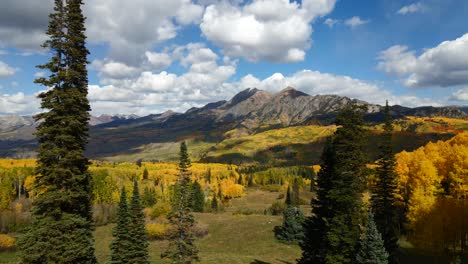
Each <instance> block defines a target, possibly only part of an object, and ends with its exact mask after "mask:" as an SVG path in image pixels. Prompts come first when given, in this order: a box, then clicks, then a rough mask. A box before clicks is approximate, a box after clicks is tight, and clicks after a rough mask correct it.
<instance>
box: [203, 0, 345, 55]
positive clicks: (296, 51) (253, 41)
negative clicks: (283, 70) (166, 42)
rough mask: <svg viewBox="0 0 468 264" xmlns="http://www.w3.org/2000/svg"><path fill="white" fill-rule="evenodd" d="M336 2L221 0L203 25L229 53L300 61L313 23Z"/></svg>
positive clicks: (210, 36)
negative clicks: (242, 0) (245, 0)
mask: <svg viewBox="0 0 468 264" xmlns="http://www.w3.org/2000/svg"><path fill="white" fill-rule="evenodd" d="M335 2H336V1H335V0H303V1H302V4H299V3H298V2H295V1H293V2H290V1H289V0H254V1H252V2H251V3H248V4H247V5H244V6H240V5H236V4H233V3H229V2H224V1H222V2H218V3H215V4H212V5H210V6H208V7H207V8H206V11H205V14H204V16H203V19H202V22H201V24H200V28H201V30H202V33H203V35H204V36H205V37H206V38H207V39H208V40H210V41H213V42H214V43H215V44H216V45H218V46H220V47H222V48H223V50H224V52H225V53H226V54H227V55H228V56H231V57H244V58H245V59H247V60H249V61H254V62H255V61H260V60H268V61H274V62H298V61H302V60H304V58H305V51H306V50H307V49H308V48H309V47H310V45H311V40H310V38H311V35H312V26H311V23H312V22H313V21H314V19H315V18H317V17H319V16H324V15H326V14H328V13H330V12H331V11H332V10H333V8H334V6H335Z"/></svg>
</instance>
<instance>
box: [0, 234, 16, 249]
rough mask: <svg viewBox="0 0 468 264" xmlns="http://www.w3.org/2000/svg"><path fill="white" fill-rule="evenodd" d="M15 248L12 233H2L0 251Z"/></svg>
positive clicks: (0, 235)
mask: <svg viewBox="0 0 468 264" xmlns="http://www.w3.org/2000/svg"><path fill="white" fill-rule="evenodd" d="M14 249H15V238H14V237H12V236H10V235H6V234H0V252H3V251H12V250H14Z"/></svg>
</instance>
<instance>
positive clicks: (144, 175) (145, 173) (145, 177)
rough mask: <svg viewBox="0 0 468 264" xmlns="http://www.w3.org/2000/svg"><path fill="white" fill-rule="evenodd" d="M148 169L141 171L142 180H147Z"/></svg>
mask: <svg viewBox="0 0 468 264" xmlns="http://www.w3.org/2000/svg"><path fill="white" fill-rule="evenodd" d="M148 174H149V173H148V169H147V168H146V167H145V169H144V170H143V180H147V179H148Z"/></svg>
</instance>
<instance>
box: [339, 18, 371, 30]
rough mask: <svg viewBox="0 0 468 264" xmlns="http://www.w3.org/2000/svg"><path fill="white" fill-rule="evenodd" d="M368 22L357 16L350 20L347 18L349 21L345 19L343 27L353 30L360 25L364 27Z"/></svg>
mask: <svg viewBox="0 0 468 264" xmlns="http://www.w3.org/2000/svg"><path fill="white" fill-rule="evenodd" d="M369 21H370V20H362V19H361V18H360V17H358V16H353V17H352V18H349V19H346V20H345V22H344V23H345V25H347V26H349V27H351V28H355V27H358V26H361V25H365V24H367V23H369Z"/></svg>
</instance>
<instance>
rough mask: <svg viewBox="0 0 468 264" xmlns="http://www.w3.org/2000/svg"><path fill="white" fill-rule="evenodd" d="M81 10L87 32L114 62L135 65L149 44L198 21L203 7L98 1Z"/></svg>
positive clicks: (185, 0)
mask: <svg viewBox="0 0 468 264" xmlns="http://www.w3.org/2000/svg"><path fill="white" fill-rule="evenodd" d="M88 1H89V4H86V5H85V7H84V12H85V15H86V16H87V18H88V19H87V33H88V36H89V40H90V41H91V42H94V43H106V44H109V45H110V49H111V51H110V52H111V53H110V57H111V58H112V59H113V60H115V61H121V62H124V63H127V64H128V63H130V64H137V63H140V62H141V60H142V59H144V58H142V57H141V55H142V54H144V52H145V51H147V50H149V49H150V48H151V47H152V46H153V45H155V44H157V43H161V42H163V41H166V40H169V39H172V38H174V37H175V36H176V35H177V30H178V29H179V25H186V24H190V23H196V22H197V21H199V20H200V18H201V15H202V13H203V7H202V6H199V5H196V4H194V3H192V1H190V0H171V1H167V0H152V1H147V0H133V1H127V0H101V1H93V2H92V3H91V1H90V0H87V2H88Z"/></svg>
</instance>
